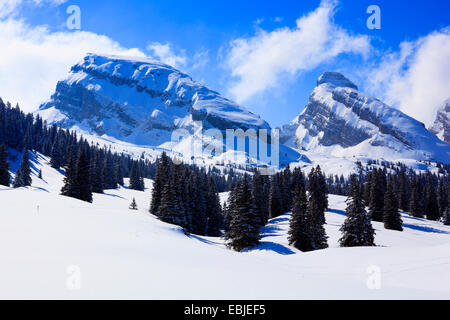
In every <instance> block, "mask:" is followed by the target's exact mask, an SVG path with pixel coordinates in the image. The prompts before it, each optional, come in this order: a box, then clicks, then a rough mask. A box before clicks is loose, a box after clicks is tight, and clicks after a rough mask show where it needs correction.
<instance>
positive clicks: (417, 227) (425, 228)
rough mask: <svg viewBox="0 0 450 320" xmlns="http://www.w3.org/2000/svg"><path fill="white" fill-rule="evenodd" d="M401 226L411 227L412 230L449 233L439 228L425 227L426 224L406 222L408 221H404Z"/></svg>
mask: <svg viewBox="0 0 450 320" xmlns="http://www.w3.org/2000/svg"><path fill="white" fill-rule="evenodd" d="M403 227H405V228H408V229H412V230H418V231H422V232H429V233H440V234H450V233H449V232H448V231H444V230H439V229H435V228H432V227H427V226H418V225H414V224H408V223H404V224H403Z"/></svg>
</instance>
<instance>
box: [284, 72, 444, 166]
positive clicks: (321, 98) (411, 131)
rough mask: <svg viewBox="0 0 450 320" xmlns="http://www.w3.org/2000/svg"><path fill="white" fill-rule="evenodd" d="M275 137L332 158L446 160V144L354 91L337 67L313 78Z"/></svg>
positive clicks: (369, 97)
mask: <svg viewBox="0 0 450 320" xmlns="http://www.w3.org/2000/svg"><path fill="white" fill-rule="evenodd" d="M281 142H282V143H285V144H287V145H288V146H291V147H294V148H297V149H299V150H305V151H310V152H313V153H314V152H316V153H325V154H331V155H334V156H337V157H348V158H353V157H361V158H372V159H379V158H384V159H390V160H396V159H402V158H403V159H416V160H436V161H441V162H446V163H448V162H449V159H450V145H448V144H446V143H444V142H442V141H440V140H439V139H437V137H436V136H435V135H433V134H432V133H431V132H429V131H428V130H427V129H426V128H425V126H424V124H423V123H421V122H419V121H417V120H415V119H413V118H411V117H409V116H407V115H406V114H404V113H402V112H401V111H399V110H397V109H395V108H391V107H389V106H388V105H386V104H384V103H383V102H381V101H380V100H378V99H376V98H374V97H371V96H369V95H367V94H365V93H362V92H360V91H358V87H357V86H356V85H355V84H354V83H353V82H351V81H350V80H348V79H347V78H346V77H345V76H344V75H342V74H340V73H338V72H325V73H324V74H322V75H321V76H320V77H319V79H318V81H317V87H316V88H315V89H314V91H313V92H312V94H311V96H310V100H309V103H308V105H307V106H306V107H305V109H304V110H303V112H302V113H301V114H300V115H298V116H297V117H296V118H295V119H294V120H293V121H292V122H291V123H290V124H289V125H285V126H284V127H283V131H282V133H281Z"/></svg>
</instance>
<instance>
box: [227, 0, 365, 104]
mask: <svg viewBox="0 0 450 320" xmlns="http://www.w3.org/2000/svg"><path fill="white" fill-rule="evenodd" d="M335 8H336V1H328V0H324V1H322V2H321V4H320V6H319V7H318V8H317V9H316V10H314V11H312V12H310V13H309V14H307V15H304V16H302V17H300V18H299V19H298V20H297V21H296V26H295V27H293V28H288V27H284V28H279V29H276V30H274V31H271V32H268V31H265V30H262V29H260V30H259V31H258V32H257V34H255V35H254V36H251V37H248V38H239V39H235V40H233V41H232V42H231V44H230V49H229V51H228V53H227V56H226V66H227V67H228V68H229V69H230V70H231V74H232V76H233V77H234V78H235V81H234V82H232V83H231V87H230V88H229V90H230V93H231V94H232V95H233V96H234V98H235V99H236V100H237V101H238V102H244V101H246V100H248V99H250V98H251V97H252V96H254V95H256V94H258V93H261V92H264V91H265V90H267V89H270V88H273V87H275V86H277V85H278V84H279V81H280V78H281V77H282V76H283V75H285V74H288V75H294V76H297V75H299V74H301V73H302V72H307V71H310V70H312V69H314V68H316V67H317V66H319V65H320V64H322V63H324V62H327V61H329V60H330V59H332V58H335V57H337V56H339V55H340V54H343V53H354V54H358V55H363V56H366V55H368V53H369V52H370V48H371V45H370V41H369V38H368V37H367V36H364V35H356V36H353V35H351V34H350V33H349V32H348V31H347V30H345V29H343V28H341V27H339V26H337V25H336V24H334V22H333V17H334V11H335Z"/></svg>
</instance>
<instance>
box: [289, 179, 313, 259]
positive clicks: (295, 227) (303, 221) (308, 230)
mask: <svg viewBox="0 0 450 320" xmlns="http://www.w3.org/2000/svg"><path fill="white" fill-rule="evenodd" d="M307 202H308V201H307V197H306V190H305V186H304V185H302V184H298V185H297V186H296V188H295V191H294V199H293V208H292V218H291V221H290V226H289V232H288V235H289V237H288V240H289V245H291V246H294V247H295V248H297V249H298V250H300V251H303V252H307V251H312V250H314V248H315V244H314V236H313V234H312V232H313V230H312V229H313V228H312V221H311V217H310V216H308V210H307V209H308V203H307Z"/></svg>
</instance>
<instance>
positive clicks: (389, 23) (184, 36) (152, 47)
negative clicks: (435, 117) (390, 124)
mask: <svg viewBox="0 0 450 320" xmlns="http://www.w3.org/2000/svg"><path fill="white" fill-rule="evenodd" d="M6 1H10V2H14V1H15V2H17V3H19V4H18V5H16V6H15V7H14V8H12V9H11V10H10V12H8V13H5V14H3V18H2V14H1V10H2V8H1V6H0V21H1V20H2V19H3V23H5V21H6V20H8V19H9V20H13V21H20V23H22V25H21V26H20V27H17V28H22V29H25V32H28V35H27V37H25V36H21V37H22V38H21V39H20V41H28V42H30V41H31V42H32V41H40V40H36V39H32V38H33V36H32V35H31V34H32V31H33V30H34V29H36V28H40V27H42V26H46V30H45V31H40V32H42V34H43V35H42V37H43V38H44V40H42V41H43V42H44V43H45V41H51V40H49V38H51V37H52V35H57V36H61V35H60V34H61V33H64V34H65V36H64V37H65V38H64V39H66V40H67V39H70V33H80V31H70V30H67V28H66V19H67V17H68V15H67V13H66V9H67V7H68V6H69V5H73V4H75V5H78V6H79V7H80V9H81V14H82V16H81V24H82V25H81V26H82V30H81V32H88V33H89V34H90V37H93V36H94V35H96V36H100V35H104V36H106V37H107V38H108V39H109V40H110V41H113V42H115V43H116V44H118V45H119V46H120V47H121V49H123V50H124V51H125V50H126V49H129V48H134V49H136V50H137V51H139V53H142V54H145V55H147V56H151V57H154V58H158V59H161V60H166V62H167V61H169V62H173V63H174V64H176V67H178V68H179V69H181V70H182V71H185V72H186V73H188V74H189V75H191V76H192V77H193V78H194V79H196V80H199V81H201V82H203V83H204V84H205V85H207V86H209V87H210V88H212V89H214V90H217V91H219V92H221V93H222V94H223V95H225V96H227V97H229V98H231V99H233V100H237V101H238V102H239V103H240V104H242V105H243V106H245V107H247V108H248V109H250V110H251V111H253V112H255V113H258V114H260V115H261V116H262V117H263V118H264V119H265V120H267V121H268V122H269V123H270V124H271V125H272V126H281V125H283V124H286V123H288V122H289V121H291V120H292V119H293V118H294V117H295V116H296V115H297V114H298V113H300V111H301V110H302V109H303V108H304V106H305V105H306V104H307V102H308V97H309V95H310V93H311V92H312V90H313V89H314V86H315V81H316V79H317V77H318V76H319V75H320V74H321V73H322V72H324V71H327V70H337V71H341V72H343V73H344V74H345V75H347V76H348V77H349V78H350V79H352V80H354V81H355V82H356V83H357V84H358V85H359V86H360V87H361V89H364V90H365V91H367V92H368V93H370V94H373V95H376V96H378V97H380V98H382V99H385V100H386V101H387V102H389V103H390V104H392V105H394V106H396V107H399V108H400V109H402V111H404V112H406V113H408V114H410V115H412V116H415V117H418V118H420V114H421V113H420V105H417V106H414V105H413V103H411V101H420V102H421V103H422V101H428V100H429V99H428V98H429V97H427V92H428V94H429V95H431V92H430V91H433V90H428V89H427V90H422V91H424V92H421V93H420V94H421V96H420V97H410V98H409V100H408V99H406V98H405V97H404V96H405V95H411V92H414V94H415V95H417V94H419V93H417V91H418V90H417V89H415V88H416V87H423V86H421V85H420V79H419V78H421V77H422V78H424V77H425V76H424V75H423V74H416V72H415V70H416V69H419V70H422V69H425V70H428V69H430V70H431V69H433V68H431V67H427V66H426V65H425V62H423V61H422V60H429V59H422V58H421V57H422V56H423V55H424V54H427V55H428V56H430V57H434V55H435V54H436V51H438V50H437V48H439V43H441V42H442V46H443V48H444V50H443V51H444V53H440V54H441V55H444V56H443V57H442V56H440V57H438V58H437V59H439V58H441V59H445V57H446V55H447V54H448V51H446V50H445V49H447V48H448V47H447V45H448V43H449V42H448V37H449V30H448V26H449V25H450V15H449V14H448V12H450V2H449V1H447V0H442V1H438V0H429V1H406V0H396V1H392V0H390V1H388V0H376V1H375V0H358V1H355V0H340V1H322V2H321V1H299V0H297V1H288V0H277V1H261V0H259V1H257V0H241V1H235V0H227V1H217V0H210V1H205V0H192V1H180V0H148V1H137V0H114V1H106V0H96V1H92V0H91V1H89V0H80V1H64V0H41V1H40V4H37V3H36V2H39V1H37V0H23V1H21V0H6ZM372 4H376V5H378V6H379V7H380V9H381V19H382V20H381V21H382V22H381V23H382V24H381V30H369V29H368V28H367V27H366V20H367V18H368V17H369V14H367V13H366V9H367V7H368V6H369V5H372ZM320 6H322V7H325V8H326V9H327V10H328V11H326V12H325V13H323V14H321V13H320V12H319V7H320ZM315 13H316V14H317V17H316V18H314V17H310V19H309V20H308V19H307V17H308V16H311V15H314V14H315ZM302 17H304V18H305V19H306V20H305V21H304V22H303V23H300V25H299V24H298V19H300V18H302ZM321 19H322V20H321ZM322 25H326V26H327V27H326V30H325V31H324V30H322V31H320V30H318V31H317V34H319V36H318V37H319V38H320V37H323V41H319V42H317V39H314V36H313V37H310V36H309V35H311V34H315V32H316V29H320V28H321V26H322ZM446 28H447V29H446ZM305 30H308V32H306V31H305ZM22 31H23V30H22ZM305 33H307V35H305ZM327 34H328V35H331V37H332V38H334V40H333V39H330V38H327ZM438 36H440V37H438ZM11 37H13V36H11ZM74 37H75V36H74ZM76 37H83V36H82V35H79V36H78V35H77V36H76ZM76 37H75V38H76ZM336 38H339V41H337V40H336ZM30 39H31V40H30ZM83 39H84V38H83ZM66 40H64V41H66ZM5 41H6V40H5ZM8 41H9V43H11V38H9V40H8ZM64 41H61V42H64ZM67 41H70V40H67ZM0 42H1V39H0ZM20 43H21V44H22V42H20ZM343 43H344V44H343ZM436 43H437V44H436ZM272 44H276V45H272ZM114 45H115V44H114ZM114 45H111V44H109V43H108V44H107V45H105V50H107V51H108V48H109V47H111V46H113V47H114ZM24 46H25V45H24ZM37 46H38V45H37V44H36V43H33V47H34V48H35V47H37ZM49 46H50V45H48V47H49ZM76 46H77V44H76V43H74V44H73V47H74V48H75V47H76ZM278 46H279V48H278V49H277V48H274V47H278ZM295 46H297V47H295ZM314 46H317V49H314V50H313V49H310V48H311V47H314ZM54 47H55V48H56V49H55V50H57V45H54ZM94 47H95V46H93V48H92V51H97V50H99V49H98V48H94ZM86 48H89V45H88V44H86V46H83V50H86ZM402 48H403V51H402ZM65 49H67V48H65ZM41 50H44V52H45V49H42V48H41ZM61 50H63V49H61ZM76 50H78V49H74V51H76ZM79 50H81V48H80V49H79ZM36 51H37V52H38V53H37V55H42V53H40V52H41V51H38V49H36ZM305 51H307V53H305V54H304V52H305ZM63 52H65V51H61V55H63ZM81 52H82V51H80V55H82V54H81ZM286 52H290V53H289V54H286ZM330 52H333V53H332V54H329V53H330ZM402 53H403V54H402ZM277 55H279V57H277ZM67 56H69V54H68V55H67ZM70 56H71V58H70V59H72V60H74V57H76V55H75V54H73V55H70ZM447 57H448V58H449V59H448V60H450V56H448V55H447ZM80 58H81V56H80ZM316 58H317V59H316ZM27 59H30V57H27ZM252 59H253V60H252ZM296 59H298V61H296ZM302 59H303V60H302ZM420 59H422V60H420ZM17 60H18V58H15V59H14V61H15V62H16V63H18V64H20V61H17ZM76 60H78V59H75V61H73V62H71V61H67V62H65V63H66V64H69V62H70V64H73V63H75V62H76ZM308 60H311V63H309V61H308ZM419 60H420V61H419ZM33 61H35V60H33ZM418 61H419V62H418ZM421 61H422V62H421ZM420 63H421V64H420ZM66 64H61V65H64V66H65V65H66ZM34 65H35V64H34ZM0 67H1V64H0ZM448 67H449V66H448V65H447V64H445V65H444V66H442V67H441V68H444V69H445V70H446V71H448V72H447V74H450V70H447V68H448ZM55 68H56V67H55ZM61 68H62V67H61ZM66 71H67V70H66ZM61 72H62V71H60V70H58V72H56V71H55V73H54V74H55V75H56V74H57V75H60V74H61ZM430 72H431V71H430ZM434 72H440V71H439V70H438V71H434ZM42 73H43V71H42V72H40V74H42ZM369 75H370V76H369ZM373 75H376V76H373ZM372 76H373V77H372ZM426 76H427V77H429V78H437V80H436V82H437V84H436V85H434V87H435V86H438V90H434V91H437V93H436V92H433V99H431V100H433V102H430V106H427V107H428V108H430V112H429V113H430V114H432V113H433V112H435V109H436V108H437V106H438V103H439V101H440V100H441V99H442V102H443V99H444V98H443V97H445V95H446V92H445V91H446V89H449V90H447V93H448V96H447V98H448V97H449V96H450V88H449V87H448V84H447V87H446V86H445V85H444V84H442V81H446V80H447V79H445V78H444V79H441V77H445V75H442V74H440V73H439V74H438V75H434V74H431V75H426ZM368 78H370V79H368ZM36 81H39V80H36ZM51 81H53V79H46V86H48V85H49V83H50V82H51ZM17 83H19V80H18V81H17ZM404 83H408V86H409V87H408V86H405V85H404ZM1 84H2V81H1V79H0V85H1ZM55 84H56V82H55ZM53 87H54V85H53ZM45 88H47V87H45ZM0 90H1V89H0ZM2 94H3V93H2V92H0V96H1V95H2ZM46 94H47V95H48V93H46ZM38 96H39V95H38V94H37V95H36V97H33V99H32V98H28V97H27V98H24V99H23V101H25V102H24V103H23V104H25V106H24V107H25V108H28V109H30V108H33V107H34V106H30V105H29V104H32V101H33V102H34V101H37V100H36V99H38ZM39 98H40V99H42V98H41V97H40V96H39ZM17 99H18V100H19V101H21V100H20V97H18V98H17ZM405 99H406V101H405ZM417 104H419V103H417ZM422 105H423V103H422ZM411 106H412V107H411ZM422 110H423V107H422ZM430 118H431V116H426V117H425V116H424V117H423V118H422V119H420V120H422V121H424V122H429V121H430Z"/></svg>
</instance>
